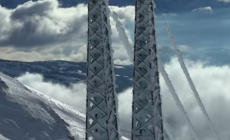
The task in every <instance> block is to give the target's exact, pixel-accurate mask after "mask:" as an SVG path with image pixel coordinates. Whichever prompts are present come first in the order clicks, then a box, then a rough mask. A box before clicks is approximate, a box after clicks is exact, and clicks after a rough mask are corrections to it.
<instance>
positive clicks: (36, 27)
mask: <svg viewBox="0 0 230 140" xmlns="http://www.w3.org/2000/svg"><path fill="white" fill-rule="evenodd" d="M54 1H55V2H54ZM25 2H26V0H17V1H15V0H12V1H10V0H0V4H1V5H2V7H1V9H0V16H1V17H2V19H3V20H2V21H1V22H2V23H1V25H0V29H2V30H0V31H1V35H2V38H5V39H2V40H0V46H1V49H2V51H1V52H2V53H3V54H2V55H1V58H5V59H15V58H17V59H19V60H23V61H36V60H49V59H52V60H53V59H62V60H70V61H85V57H84V55H80V54H85V53H86V52H85V50H86V49H85V47H86V46H85V45H86V38H87V34H86V32H87V26H86V25H87V24H86V19H87V8H86V5H85V4H79V3H82V2H86V1H82V0H81V1H80V0H65V1H61V2H59V3H58V2H57V1H56V0H45V1H43V2H41V1H38V2H26V3H25ZM134 2H135V1H134V0H126V1H118V0H116V1H115V0H111V1H110V3H111V5H115V6H114V7H115V11H116V12H117V13H118V15H119V17H120V19H121V21H122V23H123V25H124V26H125V27H126V31H127V32H128V35H129V37H130V39H131V40H133V32H134V7H133V4H134ZM19 4H20V6H19ZM156 4H157V8H156V11H157V12H156V30H157V40H158V45H159V46H161V47H160V48H159V52H160V54H161V57H162V58H163V60H164V61H165V60H170V58H171V56H172V55H174V52H173V51H172V50H171V43H170V39H169V37H168V34H167V32H166V28H165V25H164V21H163V20H162V15H161V12H162V11H163V13H164V18H165V19H166V22H167V24H168V25H169V26H170V29H171V32H172V34H173V35H174V37H175V38H176V42H177V45H178V47H179V48H181V51H182V52H183V54H184V57H188V58H190V59H193V60H197V59H198V60H199V59H200V60H203V61H208V63H210V64H214V65H223V64H227V63H228V58H229V57H230V56H229V44H230V41H229V37H230V24H229V23H230V15H229V14H228V13H229V12H230V7H229V6H230V2H228V1H225V2H223V1H221V0H219V1H218V0H202V1H201V0H193V1H187V0H175V1H172V0H161V1H160V0H156ZM127 5H131V6H127ZM119 6H122V7H120V8H119ZM159 9H161V11H159ZM165 9H167V10H165ZM43 11H45V12H43ZM122 11H123V12H122ZM65 12H69V16H66V14H64V15H62V14H61V13H65ZM79 13H80V14H79ZM111 23H112V24H113V25H112V28H113V37H112V38H113V42H114V45H113V46H114V49H115V55H114V57H115V59H116V60H117V61H115V63H117V64H124V65H126V64H130V62H129V60H128V58H127V54H126V53H125V51H124V47H123V46H122V43H121V41H120V39H119V37H118V33H117V31H116V29H115V23H114V22H113V21H112V22H111ZM4 25H6V26H4ZM22 40H23V41H22ZM75 41H77V43H76V42H75ZM55 46H56V47H55ZM14 51H15V53H14ZM121 51H122V52H124V53H119V52H121ZM48 52H49V54H46V53H48ZM6 53H7V54H9V55H6ZM11 54H12V55H11ZM31 54H33V55H31ZM34 55H36V56H37V57H33V56H34ZM22 56H24V57H22ZM28 58H30V59H28Z"/></svg>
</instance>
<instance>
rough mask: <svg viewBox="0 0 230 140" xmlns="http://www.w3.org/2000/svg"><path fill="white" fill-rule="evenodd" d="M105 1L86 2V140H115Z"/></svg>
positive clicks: (110, 60)
mask: <svg viewBox="0 0 230 140" xmlns="http://www.w3.org/2000/svg"><path fill="white" fill-rule="evenodd" d="M108 13H109V9H108V0H89V3H88V47H87V105H86V106H87V109H86V140H119V131H118V121H117V97H116V93H115V83H114V81H115V80H114V78H115V77H114V69H113V62H112V54H111V51H112V50H111V38H110V36H111V27H110V23H109V18H108V17H109V15H108Z"/></svg>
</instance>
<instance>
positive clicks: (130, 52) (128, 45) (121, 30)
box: [110, 9, 133, 62]
mask: <svg viewBox="0 0 230 140" xmlns="http://www.w3.org/2000/svg"><path fill="white" fill-rule="evenodd" d="M110 10H111V9H110ZM112 17H113V19H114V21H115V22H116V28H117V31H118V33H119V37H120V39H121V40H122V43H123V44H124V46H125V48H126V51H127V53H128V55H129V58H130V62H133V50H132V45H131V43H130V42H129V39H128V36H127V34H126V32H125V28H124V27H123V25H122V23H121V22H120V20H119V17H118V15H117V13H116V12H114V11H113V12H112Z"/></svg>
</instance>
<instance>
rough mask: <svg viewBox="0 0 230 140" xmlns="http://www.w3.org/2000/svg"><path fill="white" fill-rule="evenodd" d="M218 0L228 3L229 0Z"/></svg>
mask: <svg viewBox="0 0 230 140" xmlns="http://www.w3.org/2000/svg"><path fill="white" fill-rule="evenodd" d="M218 1H220V2H224V3H229V2H230V0H218Z"/></svg>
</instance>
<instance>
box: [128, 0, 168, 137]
mask: <svg viewBox="0 0 230 140" xmlns="http://www.w3.org/2000/svg"><path fill="white" fill-rule="evenodd" d="M154 8H155V4H154V2H153V0H136V5H135V13H136V14H135V44H134V77H133V106H132V111H133V114H132V140H164V136H163V124H162V120H163V119H162V109H161V95H160V86H159V73H158V64H157V55H156V54H157V49H156V46H157V45H156V33H155V19H154Z"/></svg>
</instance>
